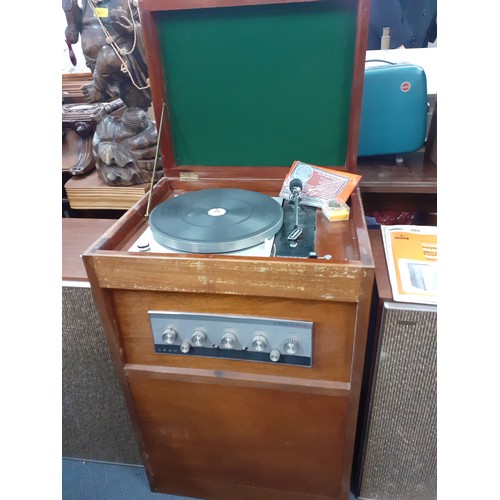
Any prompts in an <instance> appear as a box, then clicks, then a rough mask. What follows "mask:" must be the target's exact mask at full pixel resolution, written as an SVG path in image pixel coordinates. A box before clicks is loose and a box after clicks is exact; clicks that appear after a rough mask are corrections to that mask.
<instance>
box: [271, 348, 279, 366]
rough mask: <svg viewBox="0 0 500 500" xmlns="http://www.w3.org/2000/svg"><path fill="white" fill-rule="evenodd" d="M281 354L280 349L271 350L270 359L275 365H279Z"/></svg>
mask: <svg viewBox="0 0 500 500" xmlns="http://www.w3.org/2000/svg"><path fill="white" fill-rule="evenodd" d="M280 357H281V353H280V352H279V350H278V349H271V352H270V353H269V359H270V360H271V361H272V362H273V363H277V362H278V361H279V360H280Z"/></svg>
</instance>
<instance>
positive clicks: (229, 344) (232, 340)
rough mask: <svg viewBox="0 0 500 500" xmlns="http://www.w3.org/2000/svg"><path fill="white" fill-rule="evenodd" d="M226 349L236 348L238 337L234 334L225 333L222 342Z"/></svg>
mask: <svg viewBox="0 0 500 500" xmlns="http://www.w3.org/2000/svg"><path fill="white" fill-rule="evenodd" d="M220 344H221V346H222V347H223V348H224V349H234V347H235V346H236V335H235V334H234V333H233V332H225V333H224V335H222V339H221V341H220Z"/></svg>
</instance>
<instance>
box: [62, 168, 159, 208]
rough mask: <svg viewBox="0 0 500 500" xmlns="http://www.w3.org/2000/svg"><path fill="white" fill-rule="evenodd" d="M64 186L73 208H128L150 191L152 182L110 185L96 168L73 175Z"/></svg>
mask: <svg viewBox="0 0 500 500" xmlns="http://www.w3.org/2000/svg"><path fill="white" fill-rule="evenodd" d="M64 188H65V189H66V194H67V197H68V201H69V204H70V206H71V208H74V209H101V210H115V209H117V210H128V209H129V208H130V207H131V206H132V205H134V204H135V203H136V202H137V201H139V200H140V199H141V198H142V197H143V196H144V195H145V194H146V193H147V192H148V191H149V188H150V184H148V183H146V184H137V185H135V186H108V185H106V184H104V182H103V181H102V180H101V179H100V177H99V173H98V172H97V170H94V171H93V172H91V173H90V174H88V175H85V176H75V177H72V178H71V179H69V180H68V181H67V182H66V184H65V185H64Z"/></svg>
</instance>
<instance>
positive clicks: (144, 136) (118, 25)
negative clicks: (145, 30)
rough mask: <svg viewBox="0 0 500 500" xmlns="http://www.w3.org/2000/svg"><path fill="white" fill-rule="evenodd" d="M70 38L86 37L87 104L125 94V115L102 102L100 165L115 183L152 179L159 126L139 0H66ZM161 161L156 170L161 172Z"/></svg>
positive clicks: (96, 142)
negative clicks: (154, 117)
mask: <svg viewBox="0 0 500 500" xmlns="http://www.w3.org/2000/svg"><path fill="white" fill-rule="evenodd" d="M62 6H63V9H64V12H65V15H66V20H67V27H66V30H65V37H66V42H67V43H68V45H69V46H70V45H71V44H74V43H76V42H78V39H79V37H80V36H81V44H82V51H83V54H84V56H85V61H86V64H87V66H88V67H89V69H90V70H91V72H92V82H91V83H89V84H87V85H84V86H83V87H82V92H83V94H84V96H85V98H86V100H87V102H88V103H90V104H91V103H109V102H110V101H112V100H115V99H117V98H120V99H121V100H122V101H123V103H124V104H125V106H126V111H125V113H124V114H123V118H122V117H119V116H114V115H113V114H112V113H109V114H107V111H106V110H108V109H109V106H108V107H106V106H100V107H99V109H98V111H97V113H96V116H95V119H96V122H97V126H96V131H95V133H94V138H93V141H92V143H93V153H94V156H95V161H96V168H97V171H98V172H99V176H100V178H101V179H102V181H103V182H104V183H105V184H107V185H112V186H124V185H126V186H129V185H134V184H143V183H145V182H149V181H150V180H151V176H152V171H153V165H154V156H155V151H156V147H155V146H156V142H157V130H156V126H155V124H154V123H153V122H152V121H151V120H149V118H148V116H147V110H148V108H149V107H150V105H151V92H150V88H149V81H148V69H147V64H146V59H145V56H144V50H143V45H142V33H141V25H140V19H139V12H138V9H137V5H136V2H132V0H82V3H81V6H80V5H79V2H78V0H63V1H62ZM160 163H161V160H158V163H157V171H158V172H157V175H156V177H161V175H162V169H161V165H160Z"/></svg>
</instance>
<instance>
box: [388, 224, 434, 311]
mask: <svg viewBox="0 0 500 500" xmlns="http://www.w3.org/2000/svg"><path fill="white" fill-rule="evenodd" d="M380 228H381V230H382V240H383V242H384V250H385V257H386V260H387V269H388V271H389V280H390V283H391V289H392V296H393V298H394V300H395V301H398V302H413V303H418V304H434V305H437V227H436V226H414V225H401V226H384V225H382V226H380Z"/></svg>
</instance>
